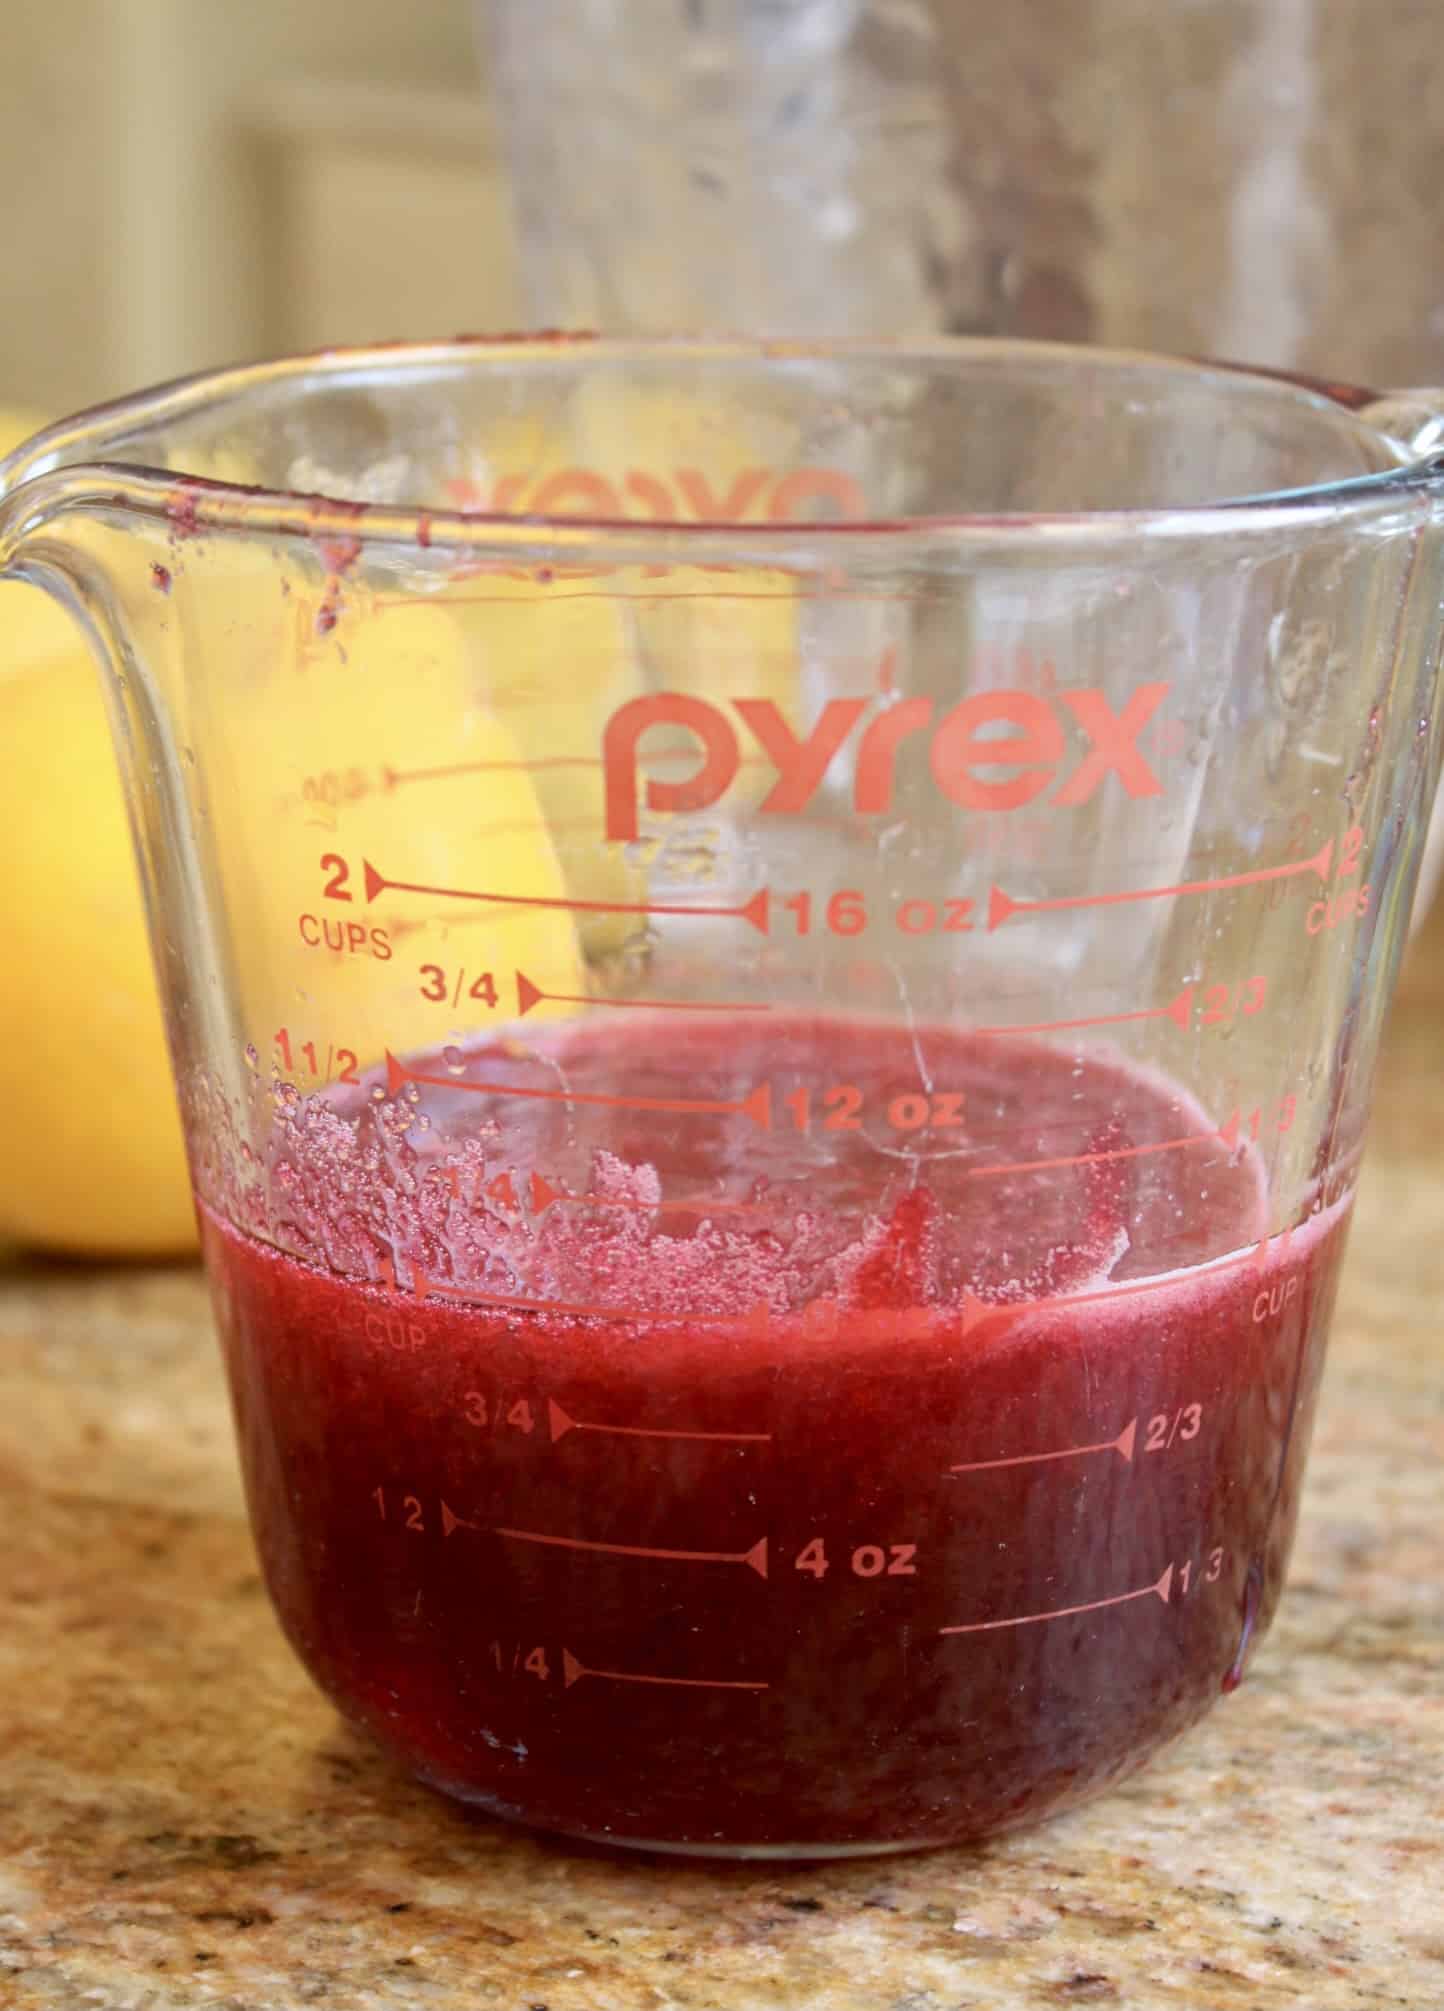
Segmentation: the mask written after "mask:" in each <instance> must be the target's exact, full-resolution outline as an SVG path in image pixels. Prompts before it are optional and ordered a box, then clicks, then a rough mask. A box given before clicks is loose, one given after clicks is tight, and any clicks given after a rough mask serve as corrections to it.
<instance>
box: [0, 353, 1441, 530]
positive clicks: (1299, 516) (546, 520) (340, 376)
mask: <svg viewBox="0 0 1444 2011" xmlns="http://www.w3.org/2000/svg"><path fill="white" fill-rule="evenodd" d="M591 359H595V360H596V361H597V362H598V363H611V364H620V363H626V362H629V361H632V362H637V363H643V362H655V361H658V360H666V361H670V360H676V361H681V362H686V361H693V362H696V363H698V364H703V363H719V362H720V363H729V362H730V363H738V364H749V363H761V364H769V363H777V364H786V363H808V362H814V363H830V362H842V363H846V362H849V361H851V362H858V363H862V362H868V361H873V362H894V363H901V364H908V363H919V364H923V363H938V362H955V363H957V364H959V365H963V364H978V363H984V362H997V361H1005V360H1012V361H1021V362H1023V363H1030V364H1045V365H1046V364H1055V365H1056V364H1058V363H1061V362H1065V361H1066V362H1067V363H1068V364H1070V365H1072V366H1075V367H1076V366H1078V365H1082V366H1085V367H1088V366H1091V367H1093V368H1095V369H1096V368H1102V369H1106V370H1114V369H1118V368H1122V367H1134V368H1139V367H1141V368H1145V369H1148V370H1150V371H1153V372H1155V373H1165V374H1170V375H1176V376H1178V377H1180V378H1182V377H1193V378H1196V379H1200V380H1202V379H1206V378H1208V377H1209V376H1216V377H1228V378H1231V379H1236V380H1239V381H1240V382H1243V383H1248V384H1251V385H1253V386H1256V387H1258V388H1260V389H1266V388H1268V387H1270V386H1280V387H1283V388H1286V389H1287V390H1288V391H1290V392H1292V393H1293V394H1294V398H1295V400H1296V402H1297V403H1298V404H1299V405H1308V406H1310V407H1312V408H1313V409H1314V410H1315V411H1318V412H1320V413H1324V414H1329V415H1331V416H1334V417H1338V416H1339V414H1340V413H1341V412H1343V413H1345V414H1349V415H1352V416H1355V417H1357V418H1358V419H1359V423H1360V424H1361V426H1364V427H1365V428H1368V421H1367V418H1366V417H1364V416H1363V414H1364V413H1365V411H1366V408H1367V407H1369V406H1370V405H1371V404H1374V403H1377V402H1379V401H1380V400H1381V399H1382V398H1383V397H1384V396H1385V395H1386V394H1383V393H1378V392H1375V391H1371V390H1367V389H1365V388H1363V387H1361V386H1357V385H1352V384H1344V383H1338V382H1333V381H1330V380H1328V379H1323V378H1317V377H1311V376H1306V375H1302V374H1300V373H1297V372H1293V371H1286V370H1279V369H1271V368H1268V367H1266V366H1260V365H1254V364H1245V363H1234V362H1229V361H1223V360H1219V359H1216V358H1207V357H1194V356H1170V355H1165V354H1162V353H1158V352H1153V351H1148V350H1134V349H1123V348H1105V347H1101V346H1100V347H1093V346H1091V345H1088V344H1080V343H1063V342H1041V341H1034V340H1031V339H1023V338H1017V337H983V336H953V335H939V336H932V337H927V338H924V339H918V338H914V337H898V338H894V339H891V340H884V339H877V338H865V339H864V338H857V339H839V340H827V341H822V340H811V339H793V338H787V339H762V338H755V339H754V338H739V337H711V336H691V335H681V336H602V335H598V334H596V333H594V332H592V331H589V330H559V329H542V330H538V331H536V332H533V333H525V332H522V333H517V334H503V335H460V336H456V337H453V338H450V339H448V340H445V341H438V342H382V343H375V344H369V345H359V346H351V347H332V348H323V349H317V350H312V351H308V352H302V353H299V354H296V355H290V356H283V357H278V358H275V359H271V360H267V361H262V362H257V363H243V364H236V365H230V366H226V367H222V368H219V369H212V370H205V371H199V372H195V373H193V374H190V375H188V376H184V377H178V378H174V379H171V380H170V381H169V382H166V383H162V384H158V385H155V386H152V387H149V388H146V389H143V390H140V391H136V392H132V393H130V394H128V395H127V396H125V397H122V398H118V399H113V400H109V401H107V402H105V403H103V404H99V405H95V406H92V407H89V408H88V409H86V410H84V411H82V412H79V413H76V414H75V415H73V416H72V417H70V418H67V419H62V420H60V421H58V422H56V423H55V424H53V425H51V426H49V427H47V428H45V429H44V430H43V431H42V432H40V433H37V434H35V435H34V436H33V437H32V438H31V439H30V440H28V441H26V442H24V443H23V444H22V445H21V446H19V447H17V448H16V449H15V450H14V451H13V452H12V453H11V454H10V455H9V456H8V457H7V458H5V459H0V498H4V499H6V500H8V499H9V498H10V497H12V496H13V495H14V494H15V493H16V492H17V491H18V490H19V489H20V488H21V487H22V486H28V485H30V484H32V483H33V484H37V485H38V484H41V483H43V484H45V486H46V488H47V490H49V491H50V493H49V497H48V501H49V503H50V505H51V507H57V506H58V507H66V506H67V505H68V506H70V507H83V506H84V505H85V504H86V503H87V502H89V503H92V504H107V503H108V504H110V505H112V506H114V507H119V508H128V509H132V510H134V511H136V512H138V513H139V514H142V515H145V516H162V517H165V518H167V519H169V520H170V522H171V524H172V525H173V526H174V527H175V528H176V529H178V530H181V531H183V532H185V533H188V534H191V535H194V534H197V533H199V532H201V531H225V530H230V531H247V532H252V533H255V534H258V535H301V536H309V537H318V536H319V537H329V536H333V535H338V536H344V537H346V538H354V539H358V540H359V541H361V542H363V543H388V544H390V543H415V544H420V545H422V546H428V547H429V546H431V545H439V546H441V547H443V548H446V549H452V550H454V549H458V548H460V549H466V548H478V547H486V548H489V549H492V550H498V549H500V550H503V551H510V552H513V553H514V552H516V551H517V550H518V549H528V550H531V549H535V548H537V547H539V546H541V545H545V547H546V548H547V550H548V551H549V552H553V553H560V554H565V553H566V552H567V551H569V550H573V549H575V548H579V547H581V546H584V545H586V544H588V543H590V542H592V541H594V540H595V539H596V538H597V537H599V536H600V537H605V538H606V539H607V541H608V542H609V543H612V542H615V543H617V544H620V545H622V546H623V548H624V549H625V548H627V547H635V548H636V550H637V555H638V557H639V558H640V557H641V556H642V552H643V548H653V547H655V546H656V545H657V544H658V543H659V541H660V542H664V543H666V544H667V545H668V546H669V547H675V546H677V545H679V544H685V545H686V546H687V548H688V556H690V557H692V558H693V559H695V560H696V561H697V562H701V563H705V562H706V561H707V560H708V559H709V558H710V557H712V556H713V548H714V547H720V546H721V545H725V546H727V547H728V548H729V549H735V548H736V546H737V545H739V544H745V545H746V546H748V547H750V548H753V549H755V550H756V552H757V554H758V562H759V563H767V562H768V561H769V560H775V559H778V558H779V557H781V556H782V550H783V548H795V547H796V546H797V545H799V543H801V544H808V543H811V542H813V541H814V540H815V541H816V542H817V543H818V544H821V545H836V544H838V543H847V544H849V545H851V546H853V547H856V546H857V545H858V544H859V543H866V542H881V543H884V544H887V543H896V542H907V543H908V544H912V545H917V544H920V543H928V542H937V543H940V544H943V545H951V546H955V545H957V544H959V543H974V542H977V541H987V542H992V541H995V540H1009V539H1016V538H1017V537H1018V536H1019V535H1020V534H1024V535H1031V536H1034V537H1036V536H1039V535H1043V536H1045V537H1047V538H1048V539H1049V540H1050V542H1067V541H1069V540H1072V539H1089V540H1092V539H1108V538H1112V537H1117V536H1120V535H1132V536H1139V535H1148V536H1149V537H1159V536H1163V537H1169V536H1178V537H1197V536H1199V535H1200V534H1202V533H1205V532H1208V531H1218V530H1224V529H1228V530H1232V531H1235V532H1236V531H1239V530H1248V529H1254V530H1258V529H1263V528H1265V527H1267V528H1271V529H1279V528H1284V527H1289V526H1293V525H1300V526H1302V525H1304V524H1306V523H1307V522H1308V521H1309V520H1310V519H1311V518H1313V517H1315V516H1317V515H1318V514H1319V513H1320V512H1325V511H1334V512H1338V511H1340V510H1345V509H1348V508H1350V507H1360V508H1366V507H1368V506H1370V505H1373V504H1376V503H1378V502H1380V501H1384V500H1388V499H1389V498H1391V497H1393V496H1394V495H1395V494H1396V493H1400V492H1403V491H1407V490H1417V489H1418V488H1419V487H1421V486H1425V487H1431V488H1432V487H1433V486H1435V485H1439V486H1440V487H1441V488H1444V454H1438V453H1431V454H1428V455H1425V456H1423V457H1418V458H1412V459H1401V460H1400V461H1399V463H1398V464H1397V465H1396V466H1393V467H1387V468H1382V469H1378V470H1373V471H1370V472H1368V473H1365V474H1358V475H1348V476H1344V477H1341V478H1337V479H1334V480H1330V481H1327V482H1320V483H1316V484H1311V485H1308V486H1304V487H1299V488H1294V489H1286V490H1268V491H1260V492H1258V493H1250V494H1244V495H1238V496H1228V497H1224V498H1220V499H1218V500H1210V501H1207V502H1202V503H1189V504H1179V505H1172V504H1161V505H1140V506H1131V507H1128V508H1106V509H1083V510H1059V511H1044V512H1040V511H1011V512H1009V511H1001V512H987V513H984V512H971V511H961V512H956V513H951V514H943V513H937V514H929V515H923V516H901V515H899V516H889V517H836V518H824V519H818V520H807V521H801V522H799V521H781V522H779V521H776V520H772V519H764V520H761V521H759V520H756V519H748V520H746V521H742V520H738V519H726V518H721V519H715V518H708V519H706V520H704V521H699V520H696V519H691V518H675V519H667V518H654V517H648V518H637V517H609V516H604V515H591V516H588V515H567V516H548V515H545V514H539V513H526V514H522V513H516V512H501V511H497V510H484V509H478V508H472V507H444V506H431V505H422V504H405V505H394V504H380V503H359V502H350V501H346V500H345V499H343V498H340V497H335V496H330V495H324V494H319V495H317V494H307V493H304V492H302V491H299V490H291V489H275V488H263V487H256V486H252V485H249V484H246V483H240V482H231V481H224V480H216V479H214V478H212V477H209V476H203V475H193V474H187V473H185V472H184V471H178V470H176V469H164V468H158V467H155V466H152V465H148V464H146V463H145V462H144V461H130V460H114V459H110V458H96V459H94V460H91V459H89V458H85V456H86V455H87V454H88V451H89V450H91V449H98V450H101V453H102V455H103V450H104V449H105V448H107V447H114V446H120V445H124V444H127V443H129V442H130V441H132V440H134V439H136V438H137V436H140V435H142V434H144V433H145V432H147V431H156V430H159V429H161V428H162V427H164V426H165V425H166V424H167V423H169V422H173V421H175V420H178V419H182V418H184V417H185V416H186V415H187V414H188V413H190V412H192V411H195V410H197V409H199V408H202V407H204V406H207V405H224V404H230V403H233V402H239V401H241V400H242V399H244V398H245V397H247V396H248V395H250V394H252V393H254V392H257V391H261V390H264V389H267V388H270V387H275V386H286V385H289V384H291V383H293V382H294V383H295V384H297V385H298V386H299V387H300V388H302V389H305V388H307V387H308V386H309V387H311V388H318V387H319V386H321V385H324V384H325V383H327V382H328V381H332V380H336V381H343V382H344V381H352V382H355V383H356V384H358V386H361V387H364V386H366V385H367V384H373V385H374V384H376V383H378V382H384V381H386V380H388V379H397V378H402V377H404V376H407V375H416V374H425V373H427V372H429V371H441V370H445V369H447V368H452V369H455V368H458V367H471V368H476V367H479V366H481V365H484V364H486V363H490V362H495V363H496V364H498V365H505V364H511V365H513V366H516V365H519V364H541V365H545V364H547V363H557V364H566V365H574V364H575V363H578V362H581V363H585V362H586V361H588V360H591ZM1369 430H1372V431H1375V432H1376V434H1377V437H1379V438H1380V439H1383V438H1385V437H1386V436H1385V435H1384V434H1383V433H1381V432H1377V429H1369ZM52 485H54V486H52Z"/></svg>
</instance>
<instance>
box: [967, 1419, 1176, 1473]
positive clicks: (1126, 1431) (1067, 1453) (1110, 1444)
mask: <svg viewBox="0 0 1444 2011" xmlns="http://www.w3.org/2000/svg"><path fill="white" fill-rule="evenodd" d="M1137 1438H1138V1420H1137V1418H1136V1417H1135V1418H1130V1419H1129V1421H1128V1423H1127V1424H1126V1425H1124V1427H1123V1429H1122V1431H1121V1432H1119V1434H1118V1436H1117V1438H1105V1439H1101V1440H1100V1441H1099V1443H1098V1444H1097V1445H1067V1446H1064V1447H1063V1448H1062V1449H1061V1450H1060V1451H1058V1452H1023V1453H1019V1454H1017V1455H1016V1456H1015V1457H1014V1458H1012V1459H975V1460H972V1461H970V1462H969V1463H968V1464H967V1465H966V1466H950V1467H949V1468H948V1472H949V1473H991V1472H992V1471H993V1470H994V1469H995V1468H996V1467H1000V1466H1042V1465H1043V1464H1045V1462H1047V1461H1049V1460H1054V1459H1083V1458H1085V1457H1086V1456H1087V1455H1088V1454H1089V1453H1093V1452H1116V1453H1117V1454H1118V1457H1119V1458H1120V1459H1121V1460H1123V1461H1124V1462H1125V1464H1127V1465H1129V1466H1131V1465H1132V1464H1133V1448H1134V1445H1135V1443H1136V1441H1137Z"/></svg>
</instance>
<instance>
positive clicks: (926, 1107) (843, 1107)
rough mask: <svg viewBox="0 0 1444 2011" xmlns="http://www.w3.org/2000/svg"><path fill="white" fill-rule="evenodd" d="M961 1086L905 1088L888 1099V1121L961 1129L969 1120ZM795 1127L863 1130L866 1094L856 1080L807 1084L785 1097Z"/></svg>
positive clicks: (904, 1126) (901, 1126) (909, 1127)
mask: <svg viewBox="0 0 1444 2011" xmlns="http://www.w3.org/2000/svg"><path fill="white" fill-rule="evenodd" d="M964 1102H965V1097H964V1092H963V1091H962V1090H960V1089H933V1090H921V1089H916V1090H904V1091H903V1092H902V1093H901V1094H900V1095H898V1096H893V1097H890V1098H889V1099H888V1102H887V1106H886V1116H887V1122H888V1123H889V1124H890V1125H891V1127H892V1128H893V1130H894V1131H925V1130H933V1131H957V1130H960V1129H961V1128H962V1126H963V1124H964V1122H965V1119H964V1115H963V1110H964ZM781 1103H782V1107H783V1109H784V1110H785V1111H786V1112H787V1114H788V1117H789V1118H790V1119H791V1122H792V1126H793V1128H794V1130H797V1131H801V1132H804V1133H806V1132H812V1131H861V1129H862V1127H863V1096H862V1091H861V1090H860V1089H859V1088H858V1087H857V1085H856V1084H855V1083H851V1082H835V1083H833V1084H832V1085H831V1087H830V1088H828V1089H818V1090H814V1089H811V1088H808V1087H806V1086H804V1087H803V1088H801V1089H792V1090H789V1091H788V1092H787V1094H786V1095H785V1096H783V1097H782V1098H781Z"/></svg>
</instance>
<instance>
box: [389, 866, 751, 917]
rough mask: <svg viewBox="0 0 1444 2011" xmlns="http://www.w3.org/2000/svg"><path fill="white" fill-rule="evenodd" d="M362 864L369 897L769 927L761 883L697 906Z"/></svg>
mask: <svg viewBox="0 0 1444 2011" xmlns="http://www.w3.org/2000/svg"><path fill="white" fill-rule="evenodd" d="M361 864H362V871H363V872H364V874H365V878H366V898H367V900H368V901H374V900H375V899H376V896H377V895H378V894H383V893H385V892H386V890H387V889H388V888H389V889H390V890H391V891H392V892H393V893H399V894H429V895H432V896H434V897H437V898H443V899H446V900H450V901H485V902H487V903H491V904H496V903H500V904H501V905H503V906H506V907H513V908H565V909H567V910H568V911H569V912H573V913H582V914H591V915H693V916H696V917H697V918H698V919H706V920H716V919H718V918H719V917H723V918H726V917H730V918H732V919H733V920H737V921H744V922H750V923H751V924H752V926H753V928H754V929H756V930H758V931H759V932H760V933H761V934H762V935H764V936H765V935H766V934H767V928H768V892H767V889H766V887H759V888H758V890H757V892H756V893H755V894H753V895H752V896H751V898H750V899H749V900H746V901H743V902H742V903H741V904H740V906H737V907H731V908H698V907H692V906H689V905H687V904H686V903H685V902H675V901H581V900H571V899H567V898H564V897H563V896H561V895H541V894H503V893H498V892H497V891H495V890H494V889H488V890H482V889H479V888H474V887H433V886H429V885H427V884H425V883H424V882H422V881H418V880H390V879H388V878H387V877H386V875H385V874H384V873H378V872H377V870H376V868H375V867H374V866H373V865H372V864H371V861H370V860H369V859H363V860H362V862H361Z"/></svg>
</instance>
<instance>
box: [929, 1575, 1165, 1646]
mask: <svg viewBox="0 0 1444 2011" xmlns="http://www.w3.org/2000/svg"><path fill="white" fill-rule="evenodd" d="M1172 1592H1173V1566H1172V1565H1171V1564H1169V1565H1167V1566H1166V1567H1165V1568H1164V1571H1163V1573H1162V1575H1161V1576H1160V1577H1158V1578H1156V1579H1155V1580H1154V1581H1153V1583H1152V1584H1151V1585H1140V1586H1139V1588H1138V1590H1137V1591H1136V1592H1115V1593H1114V1595H1113V1597H1112V1598H1111V1599H1089V1600H1087V1601H1086V1602H1085V1603H1084V1604H1083V1605H1081V1606H1059V1607H1057V1608H1056V1609H1055V1610H1054V1611H1053V1612H1051V1613H1020V1614H1017V1615H1015V1616H1014V1617H1013V1618H1012V1619H1011V1620H971V1621H969V1622H968V1623H967V1624H966V1625H965V1626H962V1627H939V1629H938V1632H939V1633H940V1634H988V1633H991V1632H992V1631H993V1630H994V1629H995V1628H998V1627H1034V1626H1037V1625H1038V1624H1039V1622H1041V1621H1044V1620H1067V1619H1071V1617H1072V1616H1073V1615H1074V1614H1075V1613H1101V1612H1102V1610H1103V1608H1104V1607H1105V1606H1126V1605H1127V1604H1128V1602H1129V1600H1130V1599H1159V1600H1161V1601H1162V1602H1163V1604H1164V1605H1165V1606H1166V1605H1167V1604H1168V1602H1169V1598H1170V1596H1171V1594H1172Z"/></svg>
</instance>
